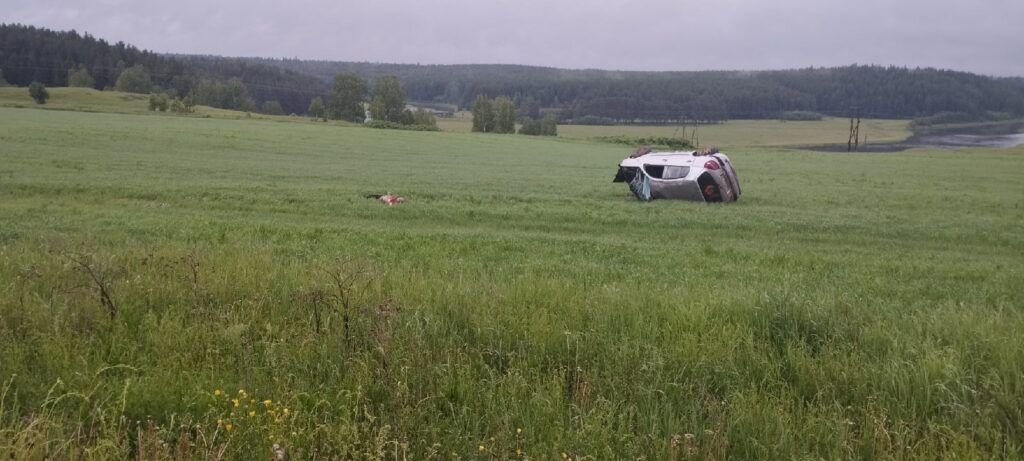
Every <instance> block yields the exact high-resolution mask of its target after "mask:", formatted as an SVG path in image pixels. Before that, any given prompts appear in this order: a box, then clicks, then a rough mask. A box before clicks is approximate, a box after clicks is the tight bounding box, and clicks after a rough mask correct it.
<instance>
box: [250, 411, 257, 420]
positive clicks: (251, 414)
mask: <svg viewBox="0 0 1024 461" xmlns="http://www.w3.org/2000/svg"><path fill="white" fill-rule="evenodd" d="M253 416H256V411H255V410H249V417H250V418H252V417H253Z"/></svg>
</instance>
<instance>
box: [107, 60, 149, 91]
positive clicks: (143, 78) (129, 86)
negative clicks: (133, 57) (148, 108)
mask: <svg viewBox="0 0 1024 461" xmlns="http://www.w3.org/2000/svg"><path fill="white" fill-rule="evenodd" d="M114 89H116V90H117V91H123V92H125V93H143V94H145V93H149V92H150V91H152V90H153V80H152V79H150V78H149V72H146V68H144V67H142V64H136V65H134V66H131V67H129V68H127V69H125V70H124V71H123V72H121V75H119V76H118V77H117V83H115V84H114Z"/></svg>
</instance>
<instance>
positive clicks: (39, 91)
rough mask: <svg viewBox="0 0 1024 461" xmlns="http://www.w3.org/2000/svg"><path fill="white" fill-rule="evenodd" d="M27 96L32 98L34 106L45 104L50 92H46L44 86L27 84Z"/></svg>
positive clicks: (33, 83)
mask: <svg viewBox="0 0 1024 461" xmlns="http://www.w3.org/2000/svg"><path fill="white" fill-rule="evenodd" d="M28 95H29V96H31V97H32V100H34V101H35V102H36V104H46V100H47V99H50V92H49V91H46V86H45V85H43V84H42V83H39V82H32V83H31V84H29V86H28Z"/></svg>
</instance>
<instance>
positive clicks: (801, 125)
mask: <svg viewBox="0 0 1024 461" xmlns="http://www.w3.org/2000/svg"><path fill="white" fill-rule="evenodd" d="M437 122H438V126H440V127H441V129H442V130H445V131H451V132H456V133H469V132H470V131H471V130H472V128H473V125H472V123H473V119H472V115H471V114H470V113H468V112H459V113H457V114H456V115H455V116H454V117H450V118H439V119H438V121H437ZM860 134H861V136H862V139H866V141H867V142H869V143H874V142H893V141H902V140H904V139H906V138H908V137H909V136H910V135H911V133H910V130H909V129H908V123H907V121H906V120H862V121H861V126H860ZM849 135H850V120H849V119H843V118H835V117H826V118H825V119H824V120H821V121H813V122H789V121H787V122H784V121H780V120H731V121H728V122H726V123H717V124H702V125H692V124H691V125H687V126H685V127H683V126H680V125H614V126H587V125H560V126H559V127H558V136H559V137H561V138H564V139H581V140H597V139H599V138H603V137H610V136H626V137H630V138H652V137H668V138H683V139H689V140H694V141H697V143H698V144H700V145H704V146H719V147H722V148H730V149H731V148H737V147H738V148H749V147H800V146H811V145H823V144H843V145H846V141H847V139H848V138H849Z"/></svg>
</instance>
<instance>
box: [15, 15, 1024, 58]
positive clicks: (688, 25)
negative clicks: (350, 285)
mask: <svg viewBox="0 0 1024 461" xmlns="http://www.w3.org/2000/svg"><path fill="white" fill-rule="evenodd" d="M0 5H2V7H0V11H2V13H0V22H18V23H23V24H30V25H35V26H43V27H48V28H51V29H61V30H64V29H75V30H77V31H79V32H89V33H91V34H92V35H94V36H96V37H99V38H104V39H106V40H108V41H111V42H114V41H118V40H123V41H125V42H127V43H131V44H133V45H136V46H138V47H140V48H145V49H150V50H154V51H158V52H172V53H198V54H216V55H224V56H265V57H298V58H306V59H326V60H338V61H371V62H397V63H421V64H467V63H468V64H472V63H507V64H530V65H541V66H552V67H564V68H600V69H621V70H706V69H716V70H718V69H725V70H759V69H780V68H795V67H808V66H838V65H846V64H854V63H857V64H882V65H890V64H892V65H900V66H909V67H917V66H921V67H925V66H930V67H939V68H949V69H957V70H966V71H972V72H978V73H982V74H988V75H1001V76H1004V75H1016V76H1024V26H1022V24H1021V22H1022V20H1024V0H843V1H839V0H636V1H627V0H591V1H584V0H572V1H570V0H434V1H426V0H362V1H346V0H336V1H330V0H292V1H287V0H285V1H281V0H278V1H272V2H271V1H261V0H222V1H216V0H176V1H168V0H163V1H150V0H135V1H132V0H90V1H75V0H0Z"/></svg>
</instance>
